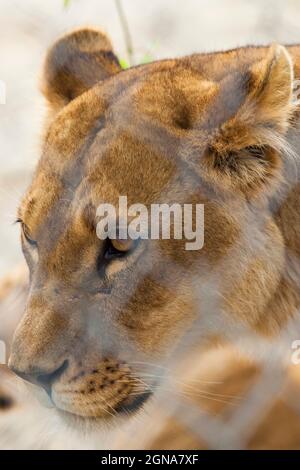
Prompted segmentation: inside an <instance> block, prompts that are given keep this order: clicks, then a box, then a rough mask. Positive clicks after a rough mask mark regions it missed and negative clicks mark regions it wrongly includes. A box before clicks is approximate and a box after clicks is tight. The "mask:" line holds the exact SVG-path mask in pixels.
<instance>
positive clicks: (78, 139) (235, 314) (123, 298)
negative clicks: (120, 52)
mask: <svg viewBox="0 0 300 470" xmlns="http://www.w3.org/2000/svg"><path fill="white" fill-rule="evenodd" d="M299 50H300V49H299V48H298V47H288V48H283V47H282V46H276V45H275V46H271V47H249V48H242V49H237V50H232V51H228V52H219V53H214V54H204V55H202V54H197V55H193V56H190V57H185V58H182V59H175V60H165V61H159V62H154V63H152V64H149V65H144V66H139V67H135V68H132V69H129V70H126V71H121V70H120V68H119V67H118V64H117V61H116V60H115V58H114V56H113V53H112V52H111V51H110V44H109V42H108V40H107V39H106V38H105V37H103V34H102V33H97V32H95V31H88V30H83V31H79V32H78V31H77V32H75V33H73V34H71V35H68V36H66V37H64V38H62V39H61V40H60V41H58V42H57V43H56V44H55V45H54V46H53V48H52V49H51V50H50V52H49V53H48V56H47V61H46V68H45V82H44V86H43V89H44V91H45V94H46V97H47V99H48V102H49V105H50V109H51V119H50V122H49V128H48V129H47V133H46V137H45V141H44V146H43V152H42V156H41V159H40V162H39V164H38V167H37V170H36V173H35V175H34V178H33V181H32V184H31V186H30V188H29V190H28V191H27V194H26V195H25V197H24V200H23V202H22V205H21V207H20V210H19V217H20V219H21V221H22V227H23V233H22V245H23V250H24V254H25V256H26V259H27V262H28V265H29V268H30V273H31V284H30V292H29V296H28V300H27V304H26V308H25V312H24V316H23V318H22V321H21V323H20V324H19V326H18V328H17V331H16V333H15V338H14V343H13V347H12V354H11V358H10V367H11V368H12V369H13V370H15V371H16V372H17V373H18V374H19V375H21V376H22V377H24V378H25V379H27V380H31V381H33V382H38V383H43V381H45V378H46V376H47V377H48V378H47V380H48V383H47V384H46V385H45V386H46V387H48V388H49V386H50V387H51V391H52V399H53V401H54V403H55V404H56V406H57V407H58V408H59V409H60V410H63V411H66V412H68V413H69V414H73V415H78V416H82V417H84V418H100V419H104V418H107V419H109V418H110V415H111V413H112V414H115V412H116V410H120V409H121V410H126V409H127V408H130V406H131V404H132V403H133V402H134V401H135V399H136V396H138V395H139V394H141V393H146V392H147V390H148V389H149V388H151V389H152V388H153V387H155V386H156V385H157V384H156V383H155V382H156V381H155V379H150V378H148V379H146V380H144V381H142V382H141V380H142V377H143V376H144V375H145V373H148V377H150V376H151V374H152V376H153V375H155V374H154V373H153V372H154V371H155V370H156V369H155V368H156V367H157V365H161V364H165V363H166V361H170V360H171V361H174V360H175V358H176V354H177V352H178V351H176V349H178V348H179V349H180V348H181V347H182V342H183V344H185V342H188V343H190V340H189V335H190V334H193V333H195V332H196V331H199V334H200V333H201V336H206V337H209V336H210V335H216V334H217V335H224V336H225V335H226V328H228V330H230V331H231V332H232V331H233V330H234V328H237V332H239V331H240V330H241V329H243V331H244V330H245V331H247V330H250V331H251V332H256V333H258V334H259V335H263V336H265V337H266V338H268V337H274V336H276V335H278V334H279V333H280V332H281V331H282V329H283V328H284V327H285V326H286V325H287V324H288V322H289V320H291V319H293V318H294V317H295V316H296V314H297V310H298V309H299V304H300V293H299V269H298V263H299V258H298V256H299V241H298V236H297V233H299V228H300V219H299V211H298V199H299V197H298V194H299V189H298V188H299V183H298V179H297V176H296V170H295V169H297V168H298V169H299V157H298V154H297V152H298V147H299V141H298V130H297V125H298V114H297V105H296V103H295V100H294V96H293V89H292V88H293V81H294V78H299V75H300V72H299V66H300V58H299ZM292 64H294V70H293V66H292ZM295 155H296V157H295ZM120 195H127V197H128V203H129V204H132V203H137V202H138V203H142V204H145V205H146V206H147V207H149V206H150V204H152V203H158V202H164V203H170V204H171V203H173V202H177V203H180V204H185V203H193V204H195V203H203V204H204V205H205V244H204V247H203V249H202V250H199V251H186V250H185V240H173V239H171V240H149V241H143V242H141V243H140V244H139V245H138V248H137V249H136V251H134V253H133V254H132V255H130V256H129V257H128V258H126V259H124V260H123V259H121V258H120V259H119V260H118V262H117V263H116V262H115V261H114V260H113V261H112V262H111V263H110V265H109V266H107V265H106V263H105V262H104V259H103V257H102V253H103V250H104V245H105V244H104V243H103V242H102V241H101V240H99V239H98V238H97V236H96V227H95V215H96V208H97V207H98V205H99V204H100V203H103V202H105V203H112V204H115V205H117V203H118V197H119V196H120ZM26 236H27V238H28V237H29V238H30V239H31V240H33V241H36V243H37V246H38V248H36V247H33V246H31V245H30V244H29V243H28V241H26ZM290 258H292V259H293V262H292V263H291V262H290ZM218 325H219V327H220V328H219V330H218V331H216V329H217V326H218ZM238 334H239V333H236V335H238ZM197 341H200V339H199V338H197ZM142 364H144V365H142ZM54 373H55V375H51V374H54ZM49 377H51V380H50V378H49ZM49 380H50V382H51V383H50V384H49Z"/></svg>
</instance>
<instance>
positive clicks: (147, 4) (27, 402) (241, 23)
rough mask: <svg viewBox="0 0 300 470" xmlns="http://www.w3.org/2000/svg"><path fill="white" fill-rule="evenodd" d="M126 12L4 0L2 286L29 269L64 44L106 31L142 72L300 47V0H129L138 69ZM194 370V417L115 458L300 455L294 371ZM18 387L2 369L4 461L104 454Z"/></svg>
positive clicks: (86, 0)
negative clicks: (46, 83)
mask: <svg viewBox="0 0 300 470" xmlns="http://www.w3.org/2000/svg"><path fill="white" fill-rule="evenodd" d="M117 4H118V2H117V1H115V0H43V1H41V0H0V12H1V14H0V57H1V61H0V158H1V160H0V220H1V229H0V277H2V276H4V275H5V274H7V273H8V272H10V270H11V269H12V268H14V267H15V266H16V265H18V263H19V262H20V261H21V260H22V254H21V250H20V246H19V227H18V226H16V225H14V224H13V221H14V220H15V218H16V208H17V206H18V204H19V201H20V198H21V196H22V193H23V192H24V190H25V188H26V186H27V185H28V184H29V182H30V178H31V175H32V172H33V170H34V167H35V165H36V162H37V160H38V157H39V145H40V137H41V133H42V128H43V116H44V112H45V107H44V101H43V98H42V97H41V95H40V93H39V81H40V76H41V71H42V64H43V59H44V56H45V52H46V50H47V48H48V47H49V46H50V45H51V44H52V43H53V42H54V41H55V40H56V39H57V38H58V37H59V36H60V35H61V34H63V33H64V32H66V31H68V30H70V29H72V28H76V27H78V26H83V25H92V26H93V25H94V26H97V27H100V28H102V29H103V30H105V32H107V33H108V35H109V36H110V38H111V40H112V42H113V44H114V47H115V52H116V53H117V55H118V57H119V59H120V60H121V62H122V64H125V65H126V64H128V63H129V62H130V59H131V61H132V62H133V63H134V64H138V63H143V62H148V61H151V60H157V59H162V58H167V57H177V56H183V55H186V54H192V53H195V52H206V51H213V50H220V49H227V48H234V47H237V46H242V45H247V44H267V43H271V42H274V41H276V42H279V43H285V44H286V43H300V28H299V25H300V0H151V1H149V0H122V3H121V4H122V6H123V11H124V13H125V15H126V18H127V22H128V26H129V29H130V34H131V37H132V43H133V49H134V51H133V56H132V57H131V58H130V57H128V51H127V49H126V46H125V40H124V30H123V29H122V27H121V23H120V16H119V14H118V9H117ZM1 83H2V85H4V86H5V89H6V96H5V102H3V101H4V100H3V99H1V98H3V96H2V97H1ZM15 276H18V274H16V273H14V275H13V278H12V280H11V281H10V280H9V279H8V280H7V281H5V283H4V289H3V291H1V292H0V301H1V302H2V303H1V305H0V318H1V328H2V333H3V332H4V333H5V335H6V336H4V339H5V340H6V337H7V338H10V337H11V334H12V331H13V328H14V327H15V324H16V322H15V321H12V320H11V319H12V318H13V315H15V317H17V316H18V315H21V313H22V309H23V304H24V299H25V296H26V292H25V285H24V284H22V282H24V281H22V282H21V281H20V282H19V287H18V290H17V291H16V289H14V287H13V286H14V282H15V280H16V277H15ZM21 277H22V276H21ZM22 279H23V277H22ZM1 295H2V297H1ZM1 312H2V313H1ZM5 322H6V323H5ZM0 339H1V338H0ZM274 347H275V348H277V345H275V346H274ZM192 362H193V368H192V370H190V369H189V368H188V367H186V368H185V373H186V374H187V375H188V378H189V379H190V380H191V384H192V385H191V389H192V390H194V389H195V383H198V382H196V381H197V380H198V377H199V376H200V377H202V378H204V381H203V382H201V384H202V385H201V387H202V396H201V397H199V396H198V395H197V396H196V397H194V398H195V400H194V404H196V405H197V409H196V408H195V406H194V405H192V404H191V403H189V405H188V406H187V405H185V404H184V402H182V401H181V402H180V403H178V402H176V401H172V402H170V400H168V401H164V402H163V406H162V407H161V406H158V408H157V410H155V408H154V409H152V411H151V414H148V415H147V414H146V415H145V417H144V419H143V420H142V419H141V420H140V422H139V423H138V425H139V427H137V426H136V424H137V423H136V422H135V423H134V426H133V427H132V429H131V430H130V428H126V429H125V430H124V432H123V434H122V433H121V435H120V436H119V435H118V436H115V437H114V439H112V438H110V441H109V442H110V444H109V445H110V447H116V448H119V447H122V448H128V447H132V448H137V447H140V448H144V447H145V446H146V447H147V446H148V447H152V448H174V446H175V447H176V446H177V447H179V448H180V447H181V448H186V449H188V448H246V447H249V448H269V447H273V448H277V449H278V448H300V408H299V393H300V392H299V391H300V377H299V373H298V372H297V373H295V368H294V369H293V368H288V369H287V370H284V371H283V370H282V369H281V367H279V366H278V367H277V365H278V364H276V357H275V356H274V360H273V361H269V362H268V363H267V364H266V363H263V362H261V363H259V364H256V365H253V364H252V363H250V362H249V361H248V359H247V358H242V357H240V356H238V355H237V354H236V352H233V351H232V350H231V349H230V348H228V349H227V350H226V349H225V350H223V351H222V352H221V353H220V351H218V350H214V351H208V352H207V354H206V355H203V356H202V361H201V362H199V361H198V356H197V359H196V358H195V361H192ZM277 362H278V361H277ZM190 365H191V364H190ZM195 365H197V367H196V368H195V367H194V366H195ZM180 377H181V375H180ZM11 380H15V379H13V378H12V377H11V376H9V375H8V374H7V370H6V369H5V368H2V369H1V368H0V411H1V410H4V413H3V414H1V413H0V449H1V448H27V449H28V448H101V447H102V448H103V447H104V448H105V442H104V440H101V439H100V438H99V436H98V437H97V438H96V440H95V442H92V438H90V439H89V442H86V441H84V440H83V439H82V436H81V437H80V438H77V437H75V436H71V435H70V432H71V431H70V429H69V430H68V433H69V434H68V435H67V434H66V433H60V434H59V433H58V432H57V430H58V427H57V424H56V423H55V419H54V417H53V413H51V412H50V414H49V413H48V412H47V410H45V409H44V408H43V407H40V406H39V405H38V404H37V403H36V402H32V401H31V400H32V398H29V397H27V395H26V394H25V393H24V391H23V389H22V388H21V385H18V386H16V384H15V382H13V383H11V382H10V381H11ZM19 387H20V388H19ZM199 405H200V409H199ZM162 410H163V416H162V414H161V412H162ZM145 429H146V430H147V432H146V434H147V440H146V441H145V440H143V439H144V437H145ZM137 438H138V440H137ZM67 439H68V440H67Z"/></svg>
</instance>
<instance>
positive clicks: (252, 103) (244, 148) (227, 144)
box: [201, 45, 295, 191]
mask: <svg viewBox="0 0 300 470" xmlns="http://www.w3.org/2000/svg"><path fill="white" fill-rule="evenodd" d="M293 80H294V72H293V64H292V60H291V57H290V56H289V54H288V52H287V50H286V49H285V48H284V47H283V46H280V45H273V46H271V47H270V48H269V50H268V52H267V55H266V58H265V59H263V60H261V61H259V62H257V63H255V64H254V65H252V66H250V67H249V69H247V70H244V71H242V72H241V74H240V75H239V78H238V80H236V78H234V80H233V82H235V83H237V88H238V89H235V87H234V86H232V83H231V85H230V86H229V87H228V82H229V81H230V79H226V81H227V83H226V86H225V89H223V90H222V86H223V85H222V83H221V84H220V94H221V95H222V92H223V94H226V100H225V101H223V105H224V102H225V103H226V101H227V102H228V101H230V98H231V97H230V93H229V96H228V89H229V90H230V92H233V93H234V96H232V99H233V100H234V101H235V102H236V100H237V98H236V96H239V97H240V98H241V103H240V104H239V105H238V106H236V109H235V110H234V112H233V114H232V115H231V116H227V118H226V120H225V121H223V122H222V123H220V125H219V126H218V127H217V128H216V129H215V130H214V131H213V132H212V133H211V139H210V140H211V141H210V144H209V146H208V148H207V149H206V151H205V152H204V155H203V158H202V164H201V167H202V170H203V171H204V172H205V173H206V174H207V176H208V177H209V178H210V179H213V180H214V182H215V183H218V184H221V185H222V186H225V187H226V188H230V189H234V190H236V189H238V190H239V189H241V190H243V191H245V190H249V191H251V190H254V191H255V190H257V189H258V188H259V186H263V185H265V184H266V183H270V182H271V181H272V180H274V177H276V176H279V175H280V171H279V170H280V167H281V154H282V152H284V150H286V149H287V147H288V146H287V143H286V141H285V134H286V132H287V130H288V128H289V126H290V122H291V116H292V114H293V111H294V109H295V105H294V104H293ZM227 88H228V89H227ZM228 108H229V107H228ZM223 115H226V111H225V112H223Z"/></svg>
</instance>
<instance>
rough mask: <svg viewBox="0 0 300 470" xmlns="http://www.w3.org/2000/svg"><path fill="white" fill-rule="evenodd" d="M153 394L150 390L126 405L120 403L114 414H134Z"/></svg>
mask: <svg viewBox="0 0 300 470" xmlns="http://www.w3.org/2000/svg"><path fill="white" fill-rule="evenodd" d="M152 394H153V392H152V391H151V390H149V391H146V392H144V393H142V394H141V395H139V396H138V397H136V398H135V399H134V400H131V401H130V402H128V400H126V403H124V402H123V403H121V404H120V405H119V406H118V407H116V413H134V412H136V411H138V410H139V409H140V408H141V407H142V406H143V405H144V404H145V403H146V401H147V400H148V399H149V398H150V397H151V396H152Z"/></svg>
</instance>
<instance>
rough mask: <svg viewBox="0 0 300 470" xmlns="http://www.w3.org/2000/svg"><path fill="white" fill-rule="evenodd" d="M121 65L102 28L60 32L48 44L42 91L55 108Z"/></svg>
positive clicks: (118, 68) (64, 103)
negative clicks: (51, 43)
mask: <svg viewBox="0 0 300 470" xmlns="http://www.w3.org/2000/svg"><path fill="white" fill-rule="evenodd" d="M120 69H121V67H120V64H119V61H118V59H117V57H116V56H115V55H114V53H113V52H112V46H111V43H110V41H109V39H108V38H107V37H106V36H105V35H104V34H103V33H102V32H101V31H97V30H95V29H88V28H86V29H80V30H77V31H74V32H72V33H69V34H67V35H65V36H63V37H62V38H60V39H59V40H58V41H57V42H56V43H55V44H54V45H53V46H52V47H51V48H50V50H49V52H48V54H47V57H46V61H45V67H44V76H43V83H42V91H43V93H44V95H45V96H46V98H47V100H48V102H49V104H50V106H51V110H52V111H54V112H56V111H58V110H59V109H60V108H62V107H63V106H65V105H66V104H68V103H69V102H70V101H71V100H73V99H74V98H76V97H77V96H79V95H81V94H82V93H83V92H84V91H86V90H88V89H89V88H91V87H92V86H93V85H95V84H96V83H97V82H98V81H100V80H103V79H105V78H107V77H109V76H111V75H113V74H115V73H117V72H119V71H120Z"/></svg>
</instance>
